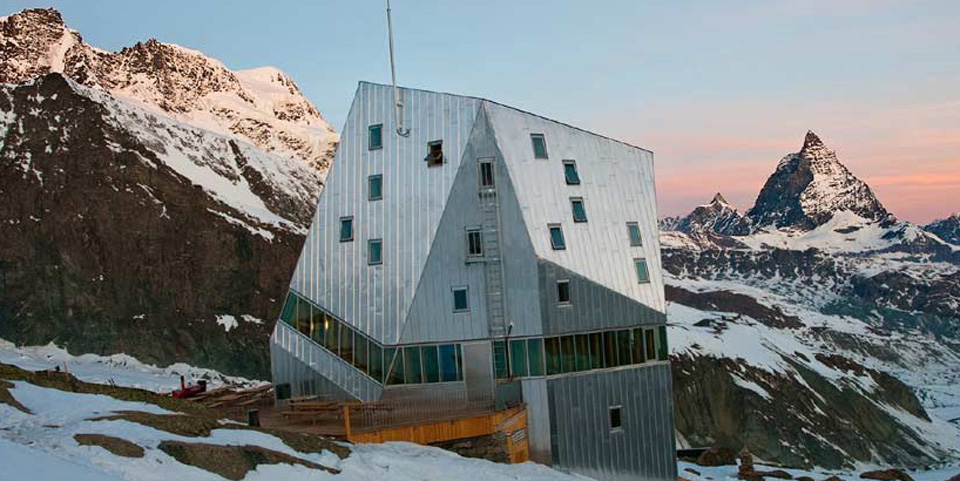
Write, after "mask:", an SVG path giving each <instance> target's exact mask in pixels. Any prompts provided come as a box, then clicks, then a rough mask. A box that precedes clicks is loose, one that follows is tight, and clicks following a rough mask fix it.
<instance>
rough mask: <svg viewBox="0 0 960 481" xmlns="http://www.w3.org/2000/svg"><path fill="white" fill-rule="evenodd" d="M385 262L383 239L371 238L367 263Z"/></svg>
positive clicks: (368, 243)
mask: <svg viewBox="0 0 960 481" xmlns="http://www.w3.org/2000/svg"><path fill="white" fill-rule="evenodd" d="M382 263H383V241H382V240H380V239H370V241H368V242H367V264H370V265H377V264H382Z"/></svg>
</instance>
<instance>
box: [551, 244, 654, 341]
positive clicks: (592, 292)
mask: <svg viewBox="0 0 960 481" xmlns="http://www.w3.org/2000/svg"><path fill="white" fill-rule="evenodd" d="M539 274H540V295H539V296H538V298H539V299H540V306H541V308H540V309H541V312H542V313H543V317H542V319H543V332H544V334H545V335H550V334H567V333H572V332H583V331H590V330H596V329H610V328H614V327H635V326H637V325H639V324H643V325H653V324H657V325H662V324H663V323H664V322H666V318H667V316H666V314H664V313H663V312H661V311H658V310H656V309H652V308H650V307H647V306H645V305H643V304H641V303H639V302H637V301H636V300H634V299H631V298H629V297H627V296H624V295H623V294H620V293H619V292H616V291H613V290H611V289H609V288H607V287H604V286H602V285H600V284H597V283H595V282H593V281H592V280H590V279H587V278H585V277H583V276H579V275H577V274H575V273H573V272H570V271H569V270H567V269H564V268H562V267H560V266H558V265H556V264H554V263H552V262H550V261H544V260H541V261H540V262H539ZM558 280H568V281H569V282H570V284H569V288H570V303H569V304H565V305H560V304H559V303H558V298H557V281H558Z"/></svg>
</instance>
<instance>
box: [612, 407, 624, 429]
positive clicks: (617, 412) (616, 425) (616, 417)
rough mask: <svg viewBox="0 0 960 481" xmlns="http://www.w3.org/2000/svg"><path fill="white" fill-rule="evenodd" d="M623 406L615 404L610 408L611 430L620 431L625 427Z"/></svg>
mask: <svg viewBox="0 0 960 481" xmlns="http://www.w3.org/2000/svg"><path fill="white" fill-rule="evenodd" d="M621 415H622V408H621V407H620V406H613V407H611V408H610V430H611V431H619V430H621V429H623V419H621V417H620V416H621Z"/></svg>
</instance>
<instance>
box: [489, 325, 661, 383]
mask: <svg viewBox="0 0 960 481" xmlns="http://www.w3.org/2000/svg"><path fill="white" fill-rule="evenodd" d="M509 346H510V352H509V353H508V352H507V349H506V348H507V343H506V342H505V341H494V343H493V356H494V358H493V359H494V363H493V364H494V371H495V374H496V376H497V378H499V379H503V378H511V377H529V376H544V375H546V376H553V375H556V374H567V373H572V372H582V371H591V370H596V369H607V368H612V367H619V366H632V365H637V364H644V363H647V362H654V361H666V360H667V330H666V327H664V326H660V327H657V328H640V327H638V328H633V329H618V330H610V331H602V332H592V333H589V334H569V335H566V336H553V337H546V338H530V339H513V340H511V341H510V343H509Z"/></svg>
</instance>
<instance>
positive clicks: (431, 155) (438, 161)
mask: <svg viewBox="0 0 960 481" xmlns="http://www.w3.org/2000/svg"><path fill="white" fill-rule="evenodd" d="M427 149H428V150H429V152H428V153H427V157H426V158H425V159H423V160H425V161H426V162H427V166H428V167H435V166H438V165H443V141H442V140H434V141H433V142H430V143H428V144H427Z"/></svg>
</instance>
